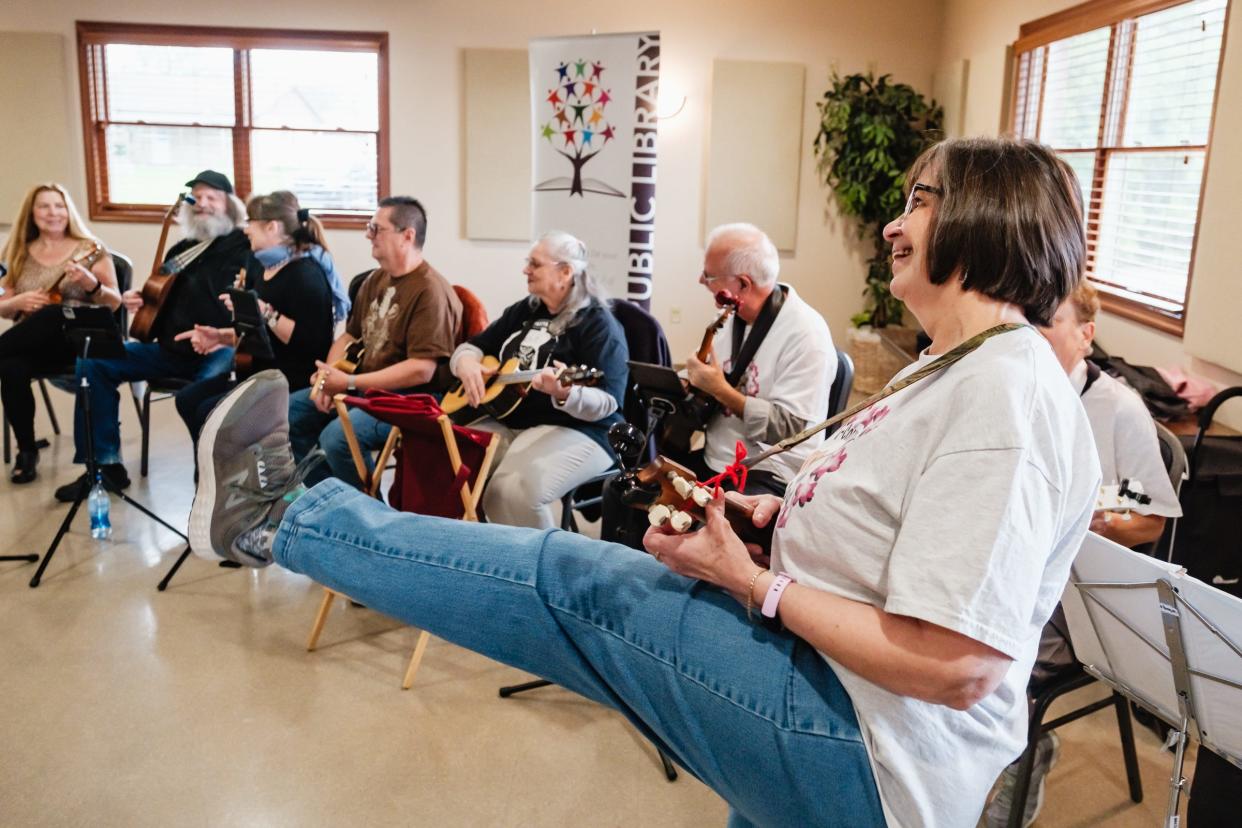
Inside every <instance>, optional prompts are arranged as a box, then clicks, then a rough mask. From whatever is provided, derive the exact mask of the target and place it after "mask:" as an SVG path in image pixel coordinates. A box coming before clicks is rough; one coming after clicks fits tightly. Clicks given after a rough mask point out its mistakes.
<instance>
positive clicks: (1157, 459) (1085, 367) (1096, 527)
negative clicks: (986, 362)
mask: <svg viewBox="0 0 1242 828" xmlns="http://www.w3.org/2000/svg"><path fill="white" fill-rule="evenodd" d="M1099 310H1100V299H1099V296H1098V295H1097V293H1096V289H1095V288H1094V287H1092V286H1091V283H1090V282H1088V281H1087V280H1086V279H1083V280H1082V282H1081V283H1080V284H1079V285H1078V287H1077V288H1075V289H1074V292H1073V293H1071V294H1070V295H1069V296H1068V297H1066V299H1065V301H1064V302H1062V303H1061V306H1060V307H1059V308H1057V312H1056V314H1055V315H1054V316H1053V317H1052V324H1051V325H1049V326H1047V327H1045V328H1043V329H1042V332H1043V334H1044V338H1045V339H1047V340H1048V342H1049V344H1051V345H1052V350H1053V351H1054V352H1055V353H1056V355H1057V361H1058V362H1060V363H1061V367H1062V368H1064V369H1065V372H1066V373H1067V374H1068V375H1069V378H1070V384H1071V385H1073V387H1074V390H1075V391H1076V392H1078V395H1079V398H1080V399H1081V400H1082V405H1083V408H1084V409H1086V412H1087V420H1088V421H1089V422H1090V423H1091V433H1092V435H1093V436H1094V437H1095V446H1096V451H1097V453H1098V455H1099V459H1100V469H1101V471H1102V474H1103V481H1104V486H1105V487H1115V486H1117V485H1119V484H1120V483H1121V482H1122V481H1129V487H1130V488H1131V489H1134V490H1141V491H1142V492H1143V494H1144V495H1146V496H1147V497H1148V498H1150V502H1147V503H1137V502H1135V503H1134V504H1133V508H1131V509H1129V511H1128V512H1126V513H1118V512H1113V511H1107V510H1100V511H1097V512H1096V513H1095V514H1094V515H1092V517H1091V531H1092V532H1095V533H1096V534H1098V535H1102V536H1103V537H1106V538H1108V539H1109V540H1111V541H1113V542H1115V543H1119V544H1121V545H1122V546H1128V547H1131V548H1133V547H1138V546H1143V545H1146V544H1150V543H1154V542H1155V541H1157V540H1159V538H1160V535H1161V533H1162V532H1163V531H1164V524H1165V519H1166V518H1170V517H1180V516H1181V514H1182V507H1181V504H1180V503H1179V502H1178V499H1177V493H1176V492H1175V491H1174V490H1173V484H1172V482H1171V481H1170V480H1169V474H1168V471H1167V470H1166V469H1165V465H1164V459H1163V457H1162V456H1161V454H1160V441H1159V439H1158V438H1157V437H1156V426H1155V423H1154V421H1153V420H1152V418H1151V414H1150V413H1148V411H1147V406H1146V405H1144V404H1143V400H1142V398H1141V397H1140V396H1139V395H1138V394H1137V393H1136V392H1135V391H1134V390H1133V389H1131V388H1130V387H1129V386H1127V385H1124V384H1123V383H1121V382H1120V381H1119V380H1116V379H1113V378H1112V377H1111V376H1109V375H1108V374H1106V373H1104V372H1103V371H1101V370H1100V369H1099V368H1098V367H1097V366H1096V365H1095V364H1094V363H1091V362H1088V361H1087V360H1086V356H1087V354H1089V353H1091V343H1092V341H1093V340H1094V339H1095V315H1096V313H1098V312H1099ZM1066 629H1067V625H1066V623H1065V616H1064V615H1063V614H1062V613H1061V607H1060V605H1058V606H1057V608H1056V610H1055V611H1054V612H1053V614H1052V618H1051V619H1050V620H1049V621H1048V624H1047V625H1046V626H1045V627H1044V631H1043V634H1042V636H1041V641H1040V645H1039V656H1038V657H1037V658H1036V661H1035V670H1034V673H1033V674H1032V680H1033V681H1034V682H1035V683H1039V682H1040V681H1044V680H1046V679H1047V678H1049V677H1050V676H1053V675H1055V674H1056V673H1057V672H1058V671H1060V670H1064V669H1066V668H1067V667H1069V666H1071V665H1073V664H1074V663H1075V658H1074V651H1073V649H1072V648H1071V647H1070V642H1069V636H1068V635H1067V634H1066ZM1059 752H1060V742H1059V740H1058V739H1057V736H1056V734H1055V733H1053V732H1049V733H1045V734H1044V735H1043V737H1042V738H1041V739H1040V741H1039V745H1038V746H1037V749H1036V753H1035V764H1034V765H1032V770H1031V786H1030V794H1029V795H1028V796H1027V800H1026V808H1025V813H1024V815H1023V820H1022V824H1023V825H1030V824H1031V823H1032V822H1034V821H1035V817H1036V816H1037V815H1038V814H1039V811H1040V807H1041V805H1042V802H1043V798H1044V794H1043V788H1044V784H1045V780H1046V779H1047V775H1048V771H1049V770H1051V769H1052V766H1053V765H1054V764H1055V763H1056V760H1057V757H1058V753H1059ZM1016 779H1017V769H1016V767H1011V768H1007V769H1006V771H1005V774H1004V775H1003V776H1002V779H1001V786H1000V789H999V791H998V792H997V795H996V796H995V797H994V798H993V800H992V803H991V804H990V805H989V806H988V810H987V815H986V823H987V825H988V826H989V828H993V826H995V828H1000V826H1004V825H1007V824H1008V821H1009V811H1010V807H1009V795H1010V793H1011V792H1012V789H1013V785H1014V784H1015V782H1016Z"/></svg>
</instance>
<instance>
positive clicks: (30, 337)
mask: <svg viewBox="0 0 1242 828" xmlns="http://www.w3.org/2000/svg"><path fill="white" fill-rule="evenodd" d="M96 244H99V240H98V239H97V238H96V237H95V234H94V233H92V232H91V231H90V229H89V228H88V227H87V226H86V224H85V222H83V221H82V218H81V216H79V215H78V211H77V208H76V207H74V206H73V200H72V199H71V198H69V193H67V192H65V188H64V187H63V186H61V185H60V184H53V183H47V184H39V185H37V186H35V187H34V188H32V189H31V190H30V192H29V193H27V194H26V197H25V198H24V199H23V200H22V206H21V209H20V210H18V211H17V218H16V219H14V221H13V231H12V234H11V235H10V236H9V241H8V244H6V245H5V247H4V253H3V255H2V256H0V261H3V262H4V264H5V266H6V267H7V268H8V273H7V274H6V275H5V276H4V277H3V278H2V279H0V288H3V293H0V317H4V318H5V319H13V320H16V324H14V325H13V326H12V327H10V328H9V329H8V330H6V331H5V332H4V333H3V334H0V392H2V396H3V399H4V413H5V415H6V416H7V417H8V420H9V423H10V424H11V425H12V426H13V433H14V435H15V436H16V438H17V460H16V462H15V463H14V465H13V471H12V473H11V475H10V480H12V481H13V482H14V483H29V482H31V481H32V480H34V479H35V477H36V476H37V473H36V471H35V467H36V466H37V465H38V463H39V451H38V449H37V448H36V446H35V436H34V394H33V393H31V390H30V381H31V378H32V377H34V376H36V375H38V374H41V373H50V372H55V371H66V372H68V371H72V370H73V360H74V353H73V348H72V346H71V345H70V344H69V342H68V341H67V340H66V339H65V335H64V331H63V330H62V327H61V319H62V316H61V313H60V309H59V308H58V307H57V306H56V305H57V304H58V302H60V301H63V302H66V303H75V304H95V305H105V306H107V307H109V308H112V309H113V310H115V309H116V308H117V307H119V306H120V304H121V294H120V291H119V290H117V283H116V269H115V268H114V267H113V264H112V257H111V256H108V255H106V254H105V255H102V256H99V257H98V258H96V259H95V261H94V262H93V263H92V264H91V265H90V269H87V268H86V267H83V266H82V265H81V264H77V263H76V262H75V261H74V260H75V258H79V257H81V256H82V255H83V254H85V253H87V252H89V251H90V250H91V249H92V248H93V247H94V246H95V245H96ZM62 273H63V274H65V278H64V279H63V280H62V279H61V278H60V277H61V274H62ZM58 280H60V284H59V285H57V281H58ZM53 288H56V290H55V292H53ZM57 294H59V296H58V295H57Z"/></svg>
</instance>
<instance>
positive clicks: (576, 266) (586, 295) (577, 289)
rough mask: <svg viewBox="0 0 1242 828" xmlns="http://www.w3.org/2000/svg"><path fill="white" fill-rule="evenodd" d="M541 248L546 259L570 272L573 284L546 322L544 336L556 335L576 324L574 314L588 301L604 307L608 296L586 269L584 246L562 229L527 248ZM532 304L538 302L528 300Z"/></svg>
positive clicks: (546, 234) (535, 299) (587, 254)
mask: <svg viewBox="0 0 1242 828" xmlns="http://www.w3.org/2000/svg"><path fill="white" fill-rule="evenodd" d="M541 244H542V245H543V246H544V247H545V248H546V249H547V251H548V256H549V257H550V258H551V259H552V261H554V262H556V263H557V264H563V265H566V266H567V267H568V268H569V269H570V271H571V272H572V273H573V279H574V284H573V287H571V288H570V289H569V296H568V298H566V300H565V307H563V308H561V310H560V312H559V313H557V315H556V316H555V317H554V318H553V319H552V321H551V322H549V323H548V333H550V334H551V335H552V336H560V335H561V334H563V333H564V332H565V331H566V330H568V329H569V328H571V327H573V326H574V323H575V322H577V316H578V312H579V311H582V310H585V309H586V308H588V307H590V305H591V303H592V302H596V303H599V304H600V305H604V306H605V307H606V306H607V304H606V303H607V301H608V294H607V293H606V292H605V291H604V289H603V288H602V287H601V286H600V284H599V281H598V280H597V279H596V278H595V274H594V273H592V272H591V271H590V270H589V269H588V265H589V261H588V258H589V253H588V251H587V246H586V244H585V243H584V242H583V241H582V240H581V239H578V238H576V237H574V236H571V235H570V234H568V233H566V232H565V231H564V230H550V231H548V232H547V233H544V234H543V235H542V236H540V237H539V238H538V239H537V240H536V241H535V243H534V244H533V245H531V249H532V250H534V249H535V248H536V247H538V246H539V245H541ZM530 302H531V304H532V305H535V304H538V302H539V300H538V299H537V298H536V297H534V296H532V297H530Z"/></svg>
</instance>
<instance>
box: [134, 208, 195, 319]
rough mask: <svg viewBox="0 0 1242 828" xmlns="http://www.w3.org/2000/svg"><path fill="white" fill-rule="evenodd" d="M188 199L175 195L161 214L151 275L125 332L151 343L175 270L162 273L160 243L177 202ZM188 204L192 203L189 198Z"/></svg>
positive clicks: (171, 219)
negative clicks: (160, 226)
mask: <svg viewBox="0 0 1242 828" xmlns="http://www.w3.org/2000/svg"><path fill="white" fill-rule="evenodd" d="M188 198H189V199H192V198H193V197H192V196H190V197H188ZM188 198H187V196H186V194H185V193H182V194H181V195H179V196H177V200H176V202H174V203H173V205H172V206H171V207H169V208H168V212H167V213H165V214H164V226H163V227H162V228H160V243H159V244H158V245H157V246H156V248H155V262H154V263H153V264H152V265H151V275H150V276H148V277H147V281H146V283H144V284H143V286H142V307H141V308H139V309H138V312H137V313H135V314H134V318H133V321H131V322H130V323H129V335H130V336H131V337H133V338H134V339H136V340H138V341H139V342H151V341H152V340H153V339H154V338H155V323H156V320H158V319H159V315H160V312H161V311H163V309H164V302H165V300H167V299H168V295H169V294H170V293H172V287H173V282H174V281H176V279H177V274H176V273H165V272H164V271H163V270H162V267H163V264H164V245H165V244H167V242H168V228H169V225H171V224H172V221H173V219H174V218H175V217H176V215H177V211H178V210H179V209H181V204H182V203H183V202H185V201H187V200H188ZM190 203H191V204H193V203H194V202H193V201H190Z"/></svg>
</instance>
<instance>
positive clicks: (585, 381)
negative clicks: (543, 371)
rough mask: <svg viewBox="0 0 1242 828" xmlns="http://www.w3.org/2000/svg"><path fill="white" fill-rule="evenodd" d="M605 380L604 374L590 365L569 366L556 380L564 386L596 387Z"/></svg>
mask: <svg viewBox="0 0 1242 828" xmlns="http://www.w3.org/2000/svg"><path fill="white" fill-rule="evenodd" d="M603 378H604V372H603V371H601V370H599V369H598V368H592V367H591V366H589V365H569V366H566V368H565V370H563V371H561V373H560V375H559V376H558V377H557V378H556V379H557V381H558V382H559V383H560V384H561V385H563V386H570V385H595V384H597V383H598V382H599V381H600V380H602V379H603Z"/></svg>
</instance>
